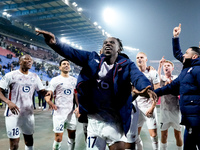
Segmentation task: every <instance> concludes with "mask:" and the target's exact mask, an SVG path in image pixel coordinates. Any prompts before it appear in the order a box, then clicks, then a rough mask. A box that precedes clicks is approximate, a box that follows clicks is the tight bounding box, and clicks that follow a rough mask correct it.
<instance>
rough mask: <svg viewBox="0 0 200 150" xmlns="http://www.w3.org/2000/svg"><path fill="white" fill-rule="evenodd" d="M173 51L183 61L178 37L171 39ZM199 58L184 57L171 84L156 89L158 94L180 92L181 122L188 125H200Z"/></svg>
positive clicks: (175, 93)
mask: <svg viewBox="0 0 200 150" xmlns="http://www.w3.org/2000/svg"><path fill="white" fill-rule="evenodd" d="M173 51H174V54H175V56H176V58H177V59H178V60H180V61H181V62H183V54H182V52H181V49H180V45H179V39H178V38H175V39H173ZM199 73H200V58H197V59H186V61H185V62H184V64H183V69H182V71H181V73H180V75H179V76H178V78H177V79H175V80H174V81H173V82H172V83H171V84H168V85H166V86H164V87H162V88H159V89H156V90H155V93H156V94H157V95H158V96H161V95H166V94H174V95H178V94H180V102H179V103H180V110H181V114H182V119H181V124H183V125H185V126H188V127H197V126H200V75H199Z"/></svg>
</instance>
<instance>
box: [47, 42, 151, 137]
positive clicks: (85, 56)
mask: <svg viewBox="0 0 200 150" xmlns="http://www.w3.org/2000/svg"><path fill="white" fill-rule="evenodd" d="M47 44H48V43H47ZM49 46H50V47H51V48H53V49H54V50H55V51H56V52H57V53H59V54H60V55H62V56H63V57H65V58H67V59H69V60H70V61H72V62H74V63H75V64H76V65H79V66H81V67H82V70H81V72H80V74H79V77H78V80H77V91H78V94H79V95H80V96H79V107H80V108H79V109H80V111H83V112H87V113H95V110H96V107H98V106H97V105H94V104H93V101H95V99H91V97H93V96H91V94H94V95H95V93H91V92H90V91H91V90H90V89H91V88H93V87H94V86H96V80H97V77H98V72H99V71H100V68H101V65H102V63H103V62H104V59H105V56H104V55H103V54H102V55H101V56H99V55H98V54H97V53H96V52H88V51H83V50H77V49H74V48H72V47H70V46H69V45H67V44H64V43H61V42H60V41H58V39H57V44H56V45H49ZM113 84H114V89H113V90H114V97H113V99H112V101H114V102H115V103H116V106H114V107H115V108H116V110H117V112H119V115H120V116H121V121H122V125H123V129H124V132H125V134H126V133H127V132H128V130H129V127H130V122H131V111H132V107H133V105H132V101H133V99H132V96H131V88H132V85H133V86H134V87H136V89H138V90H142V89H144V88H146V87H147V86H148V85H151V83H150V81H149V80H148V79H147V78H146V77H145V76H144V74H143V73H142V72H140V71H139V69H138V68H137V67H136V65H135V63H134V62H132V61H131V60H130V59H127V58H125V57H123V56H120V55H118V58H117V60H116V63H115V65H114V71H113Z"/></svg>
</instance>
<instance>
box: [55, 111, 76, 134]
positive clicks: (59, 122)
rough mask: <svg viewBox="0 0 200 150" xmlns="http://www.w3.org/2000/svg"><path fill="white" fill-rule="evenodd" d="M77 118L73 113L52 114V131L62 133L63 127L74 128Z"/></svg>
mask: <svg viewBox="0 0 200 150" xmlns="http://www.w3.org/2000/svg"><path fill="white" fill-rule="evenodd" d="M76 126H77V118H76V115H75V114H74V113H71V114H69V115H68V116H61V115H53V131H54V132H55V133H63V132H64V129H65V128H66V129H69V130H76Z"/></svg>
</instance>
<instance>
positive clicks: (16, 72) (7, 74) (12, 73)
mask: <svg viewBox="0 0 200 150" xmlns="http://www.w3.org/2000/svg"><path fill="white" fill-rule="evenodd" d="M17 74H20V71H19V70H14V71H11V72H8V73H6V74H5V77H12V76H16V75H17Z"/></svg>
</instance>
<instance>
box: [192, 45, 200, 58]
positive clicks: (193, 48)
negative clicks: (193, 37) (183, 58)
mask: <svg viewBox="0 0 200 150" xmlns="http://www.w3.org/2000/svg"><path fill="white" fill-rule="evenodd" d="M190 48H191V49H192V51H193V52H195V53H196V54H197V55H198V56H200V49H199V48H198V47H196V46H192V47H190Z"/></svg>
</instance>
